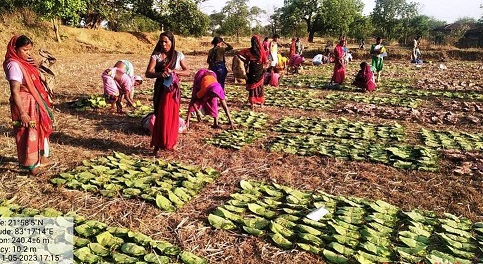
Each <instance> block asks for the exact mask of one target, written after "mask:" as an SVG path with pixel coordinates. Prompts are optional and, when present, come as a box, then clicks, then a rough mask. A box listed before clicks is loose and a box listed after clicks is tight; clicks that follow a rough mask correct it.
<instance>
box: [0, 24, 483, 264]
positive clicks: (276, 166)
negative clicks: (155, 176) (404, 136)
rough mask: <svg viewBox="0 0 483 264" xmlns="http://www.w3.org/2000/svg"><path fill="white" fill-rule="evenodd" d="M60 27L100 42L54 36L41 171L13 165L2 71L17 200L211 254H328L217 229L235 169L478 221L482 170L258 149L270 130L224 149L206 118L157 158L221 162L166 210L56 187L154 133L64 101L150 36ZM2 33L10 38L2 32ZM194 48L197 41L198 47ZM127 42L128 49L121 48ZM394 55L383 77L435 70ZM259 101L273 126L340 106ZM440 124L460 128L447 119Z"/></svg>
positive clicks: (185, 43)
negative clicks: (48, 131)
mask: <svg viewBox="0 0 483 264" xmlns="http://www.w3.org/2000/svg"><path fill="white" fill-rule="evenodd" d="M63 30H65V32H68V33H66V34H72V35H69V36H68V38H67V40H66V43H70V42H69V41H71V40H73V39H76V41H79V40H80V41H82V42H85V45H95V47H97V48H96V49H94V51H104V53H96V52H91V53H82V54H80V55H79V54H73V53H72V52H71V53H69V51H68V49H69V48H70V47H72V46H71V45H73V44H72V43H70V44H65V45H66V46H60V45H59V46H52V47H55V49H56V51H58V52H59V53H58V54H57V59H58V62H57V64H56V65H55V67H54V70H55V71H56V73H57V81H56V84H57V85H56V92H57V97H56V99H55V104H56V113H55V117H56V128H55V132H54V134H53V135H52V137H51V143H52V148H53V160H54V161H55V162H56V163H57V164H56V165H55V166H53V167H52V168H50V170H48V171H47V172H46V173H45V174H44V175H42V176H41V177H37V178H28V177H25V176H20V175H22V172H19V170H18V168H17V166H16V149H15V148H16V147H15V143H14V139H13V135H12V131H11V128H10V126H9V124H10V123H9V122H10V121H9V120H10V118H9V114H8V113H9V111H10V110H9V104H8V98H9V96H10V92H9V89H8V86H7V82H6V81H5V79H4V77H3V75H2V77H1V78H0V92H1V93H2V95H3V96H2V97H1V98H0V109H1V111H2V112H3V113H4V115H2V116H1V117H0V132H1V134H0V137H1V141H0V171H1V174H0V198H3V199H13V200H14V201H15V202H17V203H19V204H21V205H23V206H30V207H35V208H43V207H47V206H51V207H55V208H57V209H59V210H61V211H64V212H66V211H69V210H74V211H78V212H79V213H81V214H84V215H86V216H88V217H90V218H93V219H98V220H102V221H105V222H107V223H109V224H112V225H122V226H126V227H129V228H132V229H135V230H138V231H141V232H143V233H146V234H148V235H151V236H153V237H154V238H158V239H166V240H169V241H171V242H174V243H177V244H179V245H181V246H182V247H183V248H185V249H186V250H191V251H193V252H194V253H196V254H198V255H201V256H204V257H206V258H208V260H209V261H210V263H324V261H323V260H322V259H321V258H320V257H317V256H315V255H312V254H310V253H306V252H301V251H298V250H291V251H281V250H280V249H279V248H276V247H274V246H273V245H272V244H271V243H270V242H269V241H267V240H263V239H260V238H255V237H251V236H248V235H244V234H238V233H234V232H227V231H218V230H214V229H213V228H211V227H210V226H209V224H208V223H207V220H206V219H207V216H208V214H209V213H210V212H211V211H212V210H213V209H214V208H215V207H216V206H218V205H220V204H222V203H223V202H224V201H226V200H227V199H228V198H229V195H230V194H231V193H233V192H234V191H236V188H237V184H238V182H239V181H240V180H241V179H254V180H265V181H277V182H279V183H282V184H286V185H290V186H292V187H295V188H300V189H307V190H316V189H317V190H323V191H325V192H328V193H331V194H338V195H352V196H357V197H364V198H369V199H382V200H385V201H387V202H390V203H392V204H394V205H397V206H400V207H401V208H403V209H405V210H411V209H415V208H419V209H424V210H432V211H436V212H437V213H443V212H450V213H453V214H456V215H458V216H463V217H468V218H470V219H471V220H473V221H483V200H482V199H481V193H482V192H483V181H482V180H481V178H474V177H464V176H456V175H454V174H452V173H451V166H452V164H446V165H445V167H444V169H443V170H442V171H441V172H439V173H427V172H418V171H403V170H397V169H395V168H392V167H387V166H384V165H381V164H374V163H367V162H348V161H343V160H338V159H329V158H319V157H299V156H295V155H288V154H282V153H270V152H267V151H266V150H265V149H264V146H265V145H266V144H267V141H266V140H260V141H258V143H257V144H253V145H251V146H247V147H245V148H243V149H242V150H240V151H233V150H226V149H220V148H216V147H214V146H211V145H207V144H206V143H204V139H205V138H206V137H209V136H211V135H213V134H215V133H217V132H218V131H213V130H212V129H211V128H210V123H211V120H205V121H204V122H202V123H196V122H195V123H193V124H192V128H191V129H190V130H189V131H188V132H187V133H184V134H181V135H180V138H179V150H178V151H176V152H164V153H162V158H163V159H166V160H170V161H182V162H183V163H186V164H196V165H199V166H203V167H207V166H210V167H214V168H216V169H217V170H218V171H220V172H222V174H221V176H220V178H218V179H217V180H216V182H215V183H213V184H211V185H209V186H207V187H206V188H205V189H204V190H203V191H202V193H201V194H200V195H198V196H197V197H196V198H194V199H193V200H192V201H190V202H189V203H188V204H186V205H185V206H184V207H183V208H181V209H180V210H179V211H177V212H176V213H173V214H166V213H164V212H162V211H160V210H159V209H157V208H156V207H155V206H153V205H151V204H146V203H144V202H142V201H140V200H134V199H123V198H116V199H106V198H103V197H100V196H96V195H91V194H89V193H84V192H80V191H72V190H67V189H64V188H55V187H53V185H51V184H50V183H49V181H48V180H49V178H50V177H52V176H54V175H56V174H58V173H60V172H63V171H66V170H69V169H71V168H73V167H74V166H76V165H77V164H79V163H80V162H81V161H82V160H85V159H91V158H95V157H97V156H100V155H106V154H109V153H111V152H112V151H121V152H124V153H128V154H136V155H140V156H145V157H150V153H151V149H150V147H149V141H150V137H149V136H148V135H146V134H145V133H144V132H143V131H142V129H141V128H140V124H139V121H140V120H138V119H132V118H129V117H126V116H122V115H117V114H114V113H110V112H108V111H107V110H99V111H87V112H76V111H75V110H73V109H70V108H69V107H68V105H67V104H66V102H69V101H72V100H75V99H76V98H77V97H79V96H84V95H87V94H99V93H101V91H102V82H101V78H100V75H101V73H102V71H103V70H104V69H105V68H107V67H110V66H112V65H113V64H114V63H115V62H116V61H117V60H119V59H128V60H130V61H131V62H132V63H133V65H134V67H135V69H136V72H137V73H142V72H144V69H145V68H146V65H147V62H148V58H149V54H150V50H151V49H152V47H153V45H152V44H149V45H148V44H147V43H146V44H142V43H140V42H139V41H134V40H135V39H136V40H137V39H138V38H136V37H135V36H134V35H132V34H129V33H117V34H114V33H112V37H113V38H115V40H114V41H116V43H120V42H117V41H120V40H121V39H122V43H123V45H125V46H123V47H124V48H120V50H119V52H118V53H116V54H110V52H113V51H116V49H114V48H112V49H111V48H110V47H111V46H109V45H105V44H102V41H103V40H102V39H105V38H106V37H108V36H109V37H110V36H111V35H110V34H111V32H103V33H102V34H101V36H102V37H101V38H100V39H101V40H99V42H101V43H99V42H98V41H94V42H91V41H93V38H94V35H90V34H88V35H82V34H81V32H85V31H84V29H68V30H67V29H64V28H63ZM71 30H72V31H71ZM94 33H95V32H94ZM104 33H106V34H104ZM2 36H4V35H3V34H2ZM146 38H147V39H149V40H150V41H151V43H153V41H156V39H155V38H154V35H146ZM206 39H208V38H203V41H206ZM0 40H1V41H2V43H3V44H6V42H5V39H0ZM7 41H8V40H7ZM106 41H107V40H106ZM208 41H209V39H208ZM4 42H5V43H4ZM131 42H132V43H131ZM106 43H107V42H106ZM196 43H199V42H197V39H181V40H180V41H179V45H178V47H180V48H179V49H180V50H181V51H184V52H186V53H189V52H187V51H191V50H195V48H194V47H195V46H196ZM0 44H1V43H0ZM3 44H1V45H3ZM51 44H52V42H46V44H40V45H51ZM52 45H53V44H52ZM113 45H114V46H115V45H116V44H113ZM143 45H144V46H143ZM192 45H193V46H192ZM3 46H5V45H3ZM134 46H136V47H141V48H135V47H134ZM240 46H241V45H240ZM61 47H62V48H61ZM63 47H65V50H64V48H63ZM55 49H54V50H55ZM197 49H198V50H200V51H201V50H202V48H201V47H197ZM203 49H204V48H203ZM81 50H82V49H81ZM129 50H130V51H131V53H128V52H127V51H129ZM74 51H76V52H77V51H79V50H78V49H74ZM204 62H205V57H204V56H191V55H188V56H187V64H188V65H189V67H190V68H191V69H192V71H193V72H194V71H195V69H198V68H201V67H204V66H205V63H204ZM357 64H358V63H355V62H354V63H353V65H357ZM391 64H392V63H391V62H388V65H387V69H388V70H387V71H386V72H385V73H384V76H385V78H411V79H416V78H426V77H427V76H428V75H430V74H432V73H431V71H432V70H433V69H432V68H431V67H427V68H424V69H423V70H421V71H414V70H411V68H408V67H411V65H409V66H408V65H406V64H402V63H401V64H394V65H391ZM455 65H456V64H455ZM351 67H353V66H351ZM402 69H404V70H407V74H401V72H400V71H401V70H402ZM408 69H409V70H408ZM474 69H476V68H474ZM353 71H354V68H352V70H351V73H350V74H353ZM327 72H330V69H329V70H328V71H327ZM321 78H322V79H325V80H328V78H330V76H328V75H324V76H322V77H321ZM182 82H185V83H189V82H192V78H183V80H182ZM152 86H153V81H152V80H146V81H145V83H144V84H143V87H142V88H141V89H152ZM240 89H243V87H240ZM281 89H285V88H281ZM379 93H383V91H381V92H379ZM138 99H140V100H141V101H142V102H143V103H144V104H150V96H146V95H140V96H138ZM428 106H430V107H431V105H430V104H428ZM182 107H187V102H186V100H183V101H182ZM240 107H242V106H241V104H240V103H231V108H232V109H236V110H238V109H239V108H240ZM257 111H262V112H265V113H267V114H268V115H269V116H270V118H271V121H270V124H269V127H270V126H271V125H273V124H275V123H276V121H277V120H279V119H281V118H283V117H284V116H287V115H290V116H320V117H327V118H332V117H340V116H341V115H336V114H334V113H333V112H330V111H303V110H300V109H295V110H292V109H291V110H287V109H282V108H278V107H265V108H262V109H257ZM346 117H347V118H349V119H352V120H365V121H370V122H380V123H387V122H389V121H388V120H385V119H379V118H376V117H364V116H354V115H348V116H346ZM391 122H392V121H391ZM398 122H399V121H398ZM401 123H402V124H403V125H405V126H407V127H408V128H409V131H410V132H411V133H410V135H414V133H415V131H416V130H418V129H419V128H420V127H421V126H423V125H421V124H414V123H412V122H410V121H404V122H401ZM223 125H225V124H223ZM424 126H426V125H424ZM225 127H226V125H225ZM430 127H432V128H433V127H435V128H436V126H430ZM437 128H439V129H458V127H448V126H444V125H441V126H437ZM270 134H271V133H269V135H270Z"/></svg>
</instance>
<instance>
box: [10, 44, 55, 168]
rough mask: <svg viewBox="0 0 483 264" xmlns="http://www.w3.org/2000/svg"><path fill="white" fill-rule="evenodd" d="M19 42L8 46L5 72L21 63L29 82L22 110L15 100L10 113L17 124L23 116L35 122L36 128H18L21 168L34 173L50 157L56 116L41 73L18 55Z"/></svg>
mask: <svg viewBox="0 0 483 264" xmlns="http://www.w3.org/2000/svg"><path fill="white" fill-rule="evenodd" d="M17 38H18V36H14V37H12V38H11V39H10V42H9V43H8V46H7V52H6V54H5V61H4V62H3V68H4V70H5V72H7V65H8V64H9V63H11V62H15V63H17V64H18V65H19V67H20V70H21V71H22V75H23V79H24V81H25V83H22V84H21V87H20V98H21V101H22V105H21V106H20V108H21V109H18V108H17V106H16V105H15V102H14V100H13V97H12V96H11V97H10V110H11V115H12V121H13V122H14V123H18V121H20V115H21V113H22V112H23V113H26V114H28V115H29V117H30V119H31V121H32V122H35V127H32V126H29V127H21V126H18V125H14V133H15V143H16V144H17V155H18V160H19V164H20V166H22V167H25V168H28V169H32V168H34V167H36V166H38V165H39V164H40V157H41V156H48V155H49V154H50V148H49V136H50V135H51V134H52V130H53V128H52V126H53V115H52V111H51V110H50V107H51V104H50V101H49V100H48V93H47V91H46V90H45V87H44V86H43V84H42V83H41V80H40V76H39V71H38V69H37V68H36V67H35V66H33V65H32V64H31V63H29V62H28V61H26V60H24V59H22V58H21V57H19V56H18V54H17V53H16V51H15V42H16V41H17Z"/></svg>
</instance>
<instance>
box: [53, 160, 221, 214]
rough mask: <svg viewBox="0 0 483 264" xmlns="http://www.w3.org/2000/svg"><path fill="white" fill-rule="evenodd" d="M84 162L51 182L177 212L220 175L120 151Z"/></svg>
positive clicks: (209, 170) (206, 170) (208, 169)
mask: <svg viewBox="0 0 483 264" xmlns="http://www.w3.org/2000/svg"><path fill="white" fill-rule="evenodd" d="M82 163H83V165H82V166H78V167H76V168H75V169H73V170H72V171H69V172H64V173H61V174H60V175H58V176H57V177H54V178H52V179H51V180H50V181H51V182H52V183H54V184H57V185H62V186H65V187H67V188H70V189H76V190H82V191H87V192H93V193H99V194H101V195H102V196H105V197H117V196H122V197H126V198H139V199H143V200H145V201H148V202H152V203H155V204H156V205H157V206H158V207H159V208H160V209H162V210H165V211H168V212H174V211H175V210H176V209H177V208H180V207H181V206H183V205H184V204H185V203H187V202H189V201H190V200H191V199H192V198H193V197H194V196H196V195H197V194H198V193H199V192H200V191H201V190H202V189H203V187H204V186H205V185H206V184H209V183H212V182H213V181H214V180H215V179H216V178H217V177H218V175H219V173H218V172H217V171H215V170H214V169H211V168H206V169H201V168H198V167H194V166H189V165H183V164H179V163H168V162H166V161H162V160H152V159H142V158H139V157H137V156H128V155H125V154H123V153H120V152H114V153H113V155H111V156H106V157H100V158H96V159H93V160H85V161H83V162H82Z"/></svg>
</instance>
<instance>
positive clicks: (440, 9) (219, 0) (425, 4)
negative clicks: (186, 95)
mask: <svg viewBox="0 0 483 264" xmlns="http://www.w3.org/2000/svg"><path fill="white" fill-rule="evenodd" d="M225 2H226V1H225V0H207V1H205V2H204V3H201V4H200V7H201V10H202V11H203V12H205V13H207V14H211V13H212V12H213V10H216V11H220V10H221V8H222V7H223V6H224V5H225ZM362 2H364V5H365V6H364V12H363V13H364V14H365V15H369V14H370V13H371V12H372V9H373V8H374V5H375V1H374V0H362ZM408 2H417V3H419V5H420V13H421V14H424V15H427V16H432V17H434V18H436V19H438V20H443V21H446V22H448V23H452V22H454V21H456V20H458V19H459V18H462V17H472V18H475V19H479V18H480V17H481V16H482V15H483V9H480V5H483V0H457V1H455V0H409V1H408ZM254 5H256V6H258V7H260V8H262V9H265V10H267V11H268V13H273V10H274V7H281V6H283V0H258V1H254V0H250V1H249V6H254ZM262 20H263V18H262Z"/></svg>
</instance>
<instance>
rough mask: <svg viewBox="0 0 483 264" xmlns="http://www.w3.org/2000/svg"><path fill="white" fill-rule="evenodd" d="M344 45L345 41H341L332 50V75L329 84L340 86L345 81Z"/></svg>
mask: <svg viewBox="0 0 483 264" xmlns="http://www.w3.org/2000/svg"><path fill="white" fill-rule="evenodd" d="M344 43H345V39H341V40H340V41H339V43H338V44H337V45H336V46H335V48H334V57H335V58H334V74H333V75H332V79H331V81H330V82H331V84H342V83H343V82H344V80H345V70H346V68H345V66H346V65H345V60H344Z"/></svg>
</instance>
